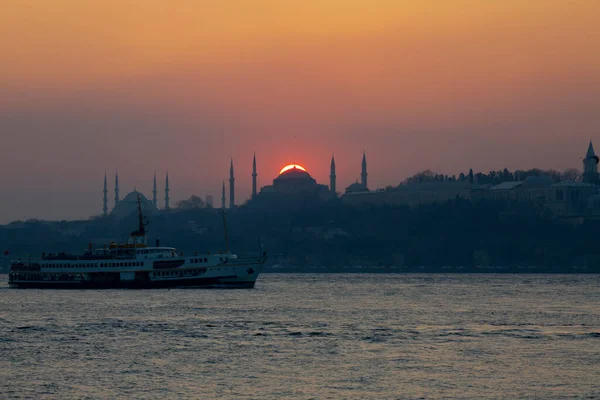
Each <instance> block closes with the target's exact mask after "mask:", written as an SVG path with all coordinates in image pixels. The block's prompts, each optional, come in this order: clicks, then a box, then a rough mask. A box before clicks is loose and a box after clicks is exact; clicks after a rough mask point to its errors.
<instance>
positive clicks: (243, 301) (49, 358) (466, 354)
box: [0, 274, 600, 399]
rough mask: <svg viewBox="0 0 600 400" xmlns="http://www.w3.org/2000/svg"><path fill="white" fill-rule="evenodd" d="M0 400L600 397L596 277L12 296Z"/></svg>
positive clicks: (405, 279) (1, 338) (10, 292)
mask: <svg viewBox="0 0 600 400" xmlns="http://www.w3.org/2000/svg"><path fill="white" fill-rule="evenodd" d="M0 280H1V281H2V283H0V398H2V399H12V398H33V399H116V398H126V399H171V398H182V399H187V398H189V399H204V398H236V399H242V398H260V399H280V398H303V399H304V398H306V399H309V398H317V399H327V398H329V399H338V398H357V399H359V398H360V399H366V398H372V399H414V398H427V399H442V398H452V399H455V398H456V399H458V398H465V399H499V398H511V399H515V398H539V399H551V398H555V399H564V398H599V397H600V291H599V288H600V276H597V275H560V276H559V275H404V274H393V275H383V274H381V275H377V274H348V275H344V274H312V275H301V274H263V275H261V277H260V278H259V280H258V282H257V284H256V287H255V288H254V289H242V290H199V289H172V290H166V289H164V290H163V289H160V290H98V291H95V290H94V291H92V290H90V291H83V290H73V291H68V290H19V289H9V288H7V286H6V275H2V276H0Z"/></svg>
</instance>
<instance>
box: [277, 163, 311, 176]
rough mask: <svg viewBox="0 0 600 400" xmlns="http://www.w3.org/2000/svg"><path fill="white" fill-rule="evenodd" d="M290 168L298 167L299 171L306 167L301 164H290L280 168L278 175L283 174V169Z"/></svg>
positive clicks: (287, 169)
mask: <svg viewBox="0 0 600 400" xmlns="http://www.w3.org/2000/svg"><path fill="white" fill-rule="evenodd" d="M290 169H299V170H300V171H304V172H306V169H305V168H304V167H303V166H302V165H298V164H290V165H286V166H285V167H283V168H281V171H279V175H281V174H283V173H284V172H285V171H289V170H290Z"/></svg>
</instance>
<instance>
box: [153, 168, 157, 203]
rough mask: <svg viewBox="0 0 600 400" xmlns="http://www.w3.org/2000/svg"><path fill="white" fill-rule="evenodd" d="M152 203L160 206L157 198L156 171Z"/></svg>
mask: <svg viewBox="0 0 600 400" xmlns="http://www.w3.org/2000/svg"><path fill="white" fill-rule="evenodd" d="M152 203H154V207H156V208H158V200H157V199H156V172H155V173H154V188H153V189H152Z"/></svg>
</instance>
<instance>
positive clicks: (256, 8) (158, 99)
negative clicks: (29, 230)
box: [0, 0, 600, 223]
mask: <svg viewBox="0 0 600 400" xmlns="http://www.w3.org/2000/svg"><path fill="white" fill-rule="evenodd" d="M2 4H3V5H2V7H0V54H1V55H2V56H1V57H0V139H1V144H0V182H1V185H2V190H1V191H0V210H1V211H0V223H7V222H9V221H12V220H17V219H29V218H44V219H79V218H88V217H90V216H92V215H97V214H100V213H101V211H102V184H103V179H104V173H105V172H106V173H107V175H108V177H109V192H110V193H109V198H110V199H111V201H110V203H109V206H112V197H113V194H112V189H113V184H112V182H113V179H114V174H115V172H116V171H117V170H118V172H119V178H120V183H121V196H122V197H123V196H124V195H125V194H126V193H127V192H129V191H131V190H133V189H134V188H137V189H138V190H140V191H142V192H143V193H145V194H146V195H147V197H151V190H152V176H153V174H154V173H155V172H156V173H157V177H158V180H159V197H160V198H161V199H159V200H160V201H159V204H162V197H163V195H164V194H163V193H162V188H163V185H164V175H165V173H166V171H168V172H169V178H170V186H171V204H172V205H174V204H175V203H176V202H177V201H178V200H182V199H185V198H187V197H189V196H190V195H192V194H195V195H199V196H205V195H207V194H212V195H213V196H214V198H215V201H216V203H219V199H220V193H221V184H222V181H223V180H224V179H227V178H228V173H229V162H230V159H232V158H233V161H234V165H235V171H236V200H237V201H238V202H242V201H243V200H244V199H246V198H248V197H249V195H250V189H251V173H252V171H251V168H252V156H253V153H254V152H256V157H257V164H258V181H259V186H264V185H268V184H271V182H272V180H273V179H274V178H275V177H276V176H277V174H278V172H279V170H280V169H281V168H282V167H283V166H284V165H286V164H289V163H293V162H296V163H298V164H301V165H303V166H305V167H306V168H307V170H308V172H309V173H311V175H312V176H313V177H315V178H316V179H317V181H319V182H320V183H325V184H327V183H328V181H329V178H328V175H329V163H330V160H331V156H332V154H335V159H336V164H337V176H338V184H337V186H338V188H339V189H342V190H343V188H344V187H345V186H347V185H349V184H350V183H352V182H354V181H355V180H356V179H357V178H359V176H360V162H361V157H362V153H363V151H366V154H367V159H368V165H369V186H370V187H371V188H372V189H373V188H378V187H384V186H386V185H396V184H398V183H400V182H401V181H402V180H404V179H405V178H406V177H408V176H410V175H412V174H414V173H416V172H418V171H420V170H423V169H427V168H429V169H432V170H435V171H437V172H440V173H445V174H449V175H452V174H459V173H460V172H466V171H468V169H469V168H473V169H474V170H476V171H489V170H491V169H502V168H504V167H507V168H509V169H511V170H512V169H516V168H532V167H539V168H554V169H558V170H563V169H566V168H572V167H574V168H579V169H580V168H581V159H582V157H583V156H584V155H585V151H586V149H587V144H588V141H589V140H590V139H592V140H595V141H596V142H597V143H598V144H597V147H598V150H600V113H599V111H600V29H598V18H600V2H599V1H597V0H528V1H524V0H502V1H495V0H492V1H482V0H424V1H422V0H369V1H367V0H360V1H359V0H319V1H306V0H302V1H301V0H288V1H281V0H231V1H221V2H219V1H208V0H179V1H169V2H167V1H164V0H103V1H101V2H82V1H79V0H44V1H33V0H4V1H3V2H2ZM339 189H338V190H339Z"/></svg>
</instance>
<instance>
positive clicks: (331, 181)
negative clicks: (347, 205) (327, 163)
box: [329, 155, 336, 195]
mask: <svg viewBox="0 0 600 400" xmlns="http://www.w3.org/2000/svg"><path fill="white" fill-rule="evenodd" d="M329 190H330V191H331V193H332V194H333V195H336V190H335V160H334V159H333V155H332V156H331V172H330V174H329Z"/></svg>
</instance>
